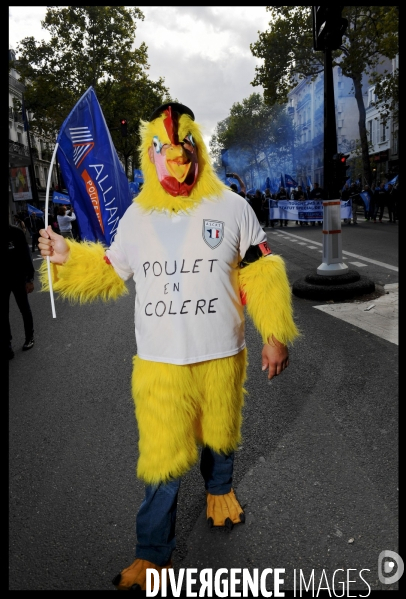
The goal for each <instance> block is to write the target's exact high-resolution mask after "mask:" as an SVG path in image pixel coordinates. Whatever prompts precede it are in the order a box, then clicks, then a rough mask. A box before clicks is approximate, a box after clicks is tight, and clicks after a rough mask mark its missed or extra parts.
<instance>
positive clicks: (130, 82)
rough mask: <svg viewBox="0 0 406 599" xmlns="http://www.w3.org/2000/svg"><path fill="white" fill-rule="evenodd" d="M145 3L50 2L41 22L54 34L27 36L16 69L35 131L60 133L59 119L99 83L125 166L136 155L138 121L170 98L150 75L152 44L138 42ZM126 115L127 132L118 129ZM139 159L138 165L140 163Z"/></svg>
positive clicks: (99, 94)
mask: <svg viewBox="0 0 406 599" xmlns="http://www.w3.org/2000/svg"><path fill="white" fill-rule="evenodd" d="M143 19H144V15H143V13H142V12H141V10H140V9H139V8H136V7H124V6H68V7H48V8H47V12H46V16H45V19H44V21H42V22H41V25H42V27H43V28H44V29H46V30H47V31H48V32H49V33H50V35H51V39H50V41H48V42H45V41H43V40H42V41H40V42H37V41H36V40H35V39H34V38H33V37H27V38H24V39H23V40H22V41H21V42H20V43H19V44H18V47H17V52H18V60H17V61H16V64H15V68H16V70H17V71H18V72H19V74H20V76H21V78H22V81H23V83H25V85H26V86H27V87H26V92H25V95H24V97H25V103H26V106H27V109H29V110H30V111H31V112H32V113H33V115H34V116H33V120H32V121H31V129H32V131H33V132H35V133H38V134H40V135H42V136H43V137H47V136H48V138H49V139H53V140H55V137H56V134H57V132H58V131H59V129H60V126H61V124H62V123H63V121H64V120H65V118H66V117H67V116H68V114H69V112H70V111H71V110H72V108H73V106H74V105H75V104H76V102H77V101H78V100H79V98H80V96H81V95H82V94H83V93H84V92H85V91H86V90H87V89H88V88H89V87H90V86H93V88H94V90H95V92H96V95H97V98H98V100H99V102H100V105H101V107H102V110H103V114H104V116H105V118H106V122H107V125H108V127H109V129H110V132H111V135H112V137H113V141H114V144H115V146H116V149H117V151H118V152H119V154H121V155H122V157H123V159H124V161H125V163H126V166H127V160H128V158H129V157H130V156H136V151H137V147H138V144H139V137H138V126H139V120H140V119H142V118H147V117H148V116H149V114H150V113H151V112H152V110H153V109H154V108H155V107H156V106H158V105H159V104H161V103H162V102H164V101H165V100H166V98H167V96H168V91H167V89H166V88H165V86H164V81H163V79H162V78H160V79H159V80H158V81H157V82H153V81H151V80H150V79H149V78H148V76H147V70H148V68H149V67H148V62H147V48H146V46H145V44H141V45H140V47H139V48H136V47H135V46H134V43H135V32H136V21H137V20H143ZM121 118H127V119H128V123H129V135H128V138H125V139H122V138H121V136H120V127H119V123H120V119H121ZM134 166H136V164H134Z"/></svg>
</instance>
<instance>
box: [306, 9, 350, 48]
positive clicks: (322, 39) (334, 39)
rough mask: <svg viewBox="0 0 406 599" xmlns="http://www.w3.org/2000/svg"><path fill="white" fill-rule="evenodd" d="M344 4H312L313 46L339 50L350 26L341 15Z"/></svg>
mask: <svg viewBox="0 0 406 599" xmlns="http://www.w3.org/2000/svg"><path fill="white" fill-rule="evenodd" d="M343 8H344V6H312V12H313V48H314V49H315V50H338V49H339V47H340V46H341V45H342V43H343V40H342V37H343V35H344V33H345V32H346V29H347V27H348V21H347V19H344V18H343V17H342V16H341V13H342V11H343Z"/></svg>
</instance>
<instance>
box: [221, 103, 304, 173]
mask: <svg viewBox="0 0 406 599" xmlns="http://www.w3.org/2000/svg"><path fill="white" fill-rule="evenodd" d="M294 139H295V130H294V127H293V124H292V119H291V118H290V117H289V116H288V115H287V113H286V111H285V109H284V107H283V106H280V105H274V106H268V105H266V104H265V102H264V99H263V97H262V96H261V94H258V93H253V94H251V95H250V96H249V97H248V98H245V99H244V100H243V101H242V102H236V103H235V104H233V106H232V107H231V109H230V115H229V116H228V117H227V118H226V119H224V120H223V121H221V122H220V123H218V124H217V128H216V132H215V134H214V135H213V137H212V139H211V141H210V149H211V153H212V155H213V156H214V158H215V160H216V162H217V166H218V167H219V166H220V160H221V150H224V149H228V157H229V163H230V170H231V171H235V172H238V173H239V174H240V176H243V178H244V177H245V179H246V180H248V179H249V180H250V181H251V183H252V184H253V181H254V180H256V181H257V182H259V181H261V178H265V177H266V176H271V175H272V174H273V175H274V176H276V174H279V173H280V170H281V168H282V165H283V166H284V167H285V166H286V164H287V163H289V164H291V161H292V160H293V156H292V149H293V145H294ZM258 184H259V183H258Z"/></svg>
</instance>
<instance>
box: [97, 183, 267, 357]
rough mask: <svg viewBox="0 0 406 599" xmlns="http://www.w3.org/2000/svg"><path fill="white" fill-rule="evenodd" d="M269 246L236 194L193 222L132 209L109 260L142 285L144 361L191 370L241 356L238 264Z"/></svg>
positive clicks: (138, 314)
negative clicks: (255, 247)
mask: <svg viewBox="0 0 406 599" xmlns="http://www.w3.org/2000/svg"><path fill="white" fill-rule="evenodd" d="M263 241H266V234H265V232H264V231H263V229H262V228H261V226H260V224H259V222H258V219H257V217H256V216H255V214H254V211H253V210H252V208H251V206H250V205H249V204H248V203H247V202H246V200H245V199H244V198H242V197H241V196H239V195H238V194H235V193H234V192H232V191H228V190H226V191H224V193H223V195H222V196H221V197H219V198H218V199H216V200H215V201H213V200H206V199H203V200H202V202H201V203H200V204H199V205H198V206H197V207H196V208H195V209H194V210H193V212H192V213H190V214H184V213H182V214H180V213H178V214H171V213H168V212H166V213H163V212H157V211H152V212H150V213H147V214H146V213H145V212H144V211H143V210H141V209H140V207H139V206H138V204H137V203H136V202H135V203H133V204H132V205H131V206H130V207H129V208H128V210H127V211H126V213H125V214H124V216H123V217H122V219H121V220H120V224H119V226H118V230H117V234H116V236H115V239H114V241H113V243H112V245H111V247H110V248H109V249H108V250H107V251H106V254H107V256H108V258H109V260H110V261H111V263H112V265H113V267H114V269H115V270H116V272H117V273H118V274H119V276H120V277H121V278H122V279H124V280H127V279H129V278H130V277H131V276H132V277H133V279H134V281H135V290H136V297H135V336H136V341H137V350H138V355H139V357H140V358H142V359H144V360H152V361H155V362H167V363H170V364H191V363H194V362H202V361H204V360H212V359H215V358H223V357H226V356H232V355H234V354H236V353H238V352H239V351H241V350H242V349H243V348H244V347H245V338H244V311H243V306H242V303H241V298H240V291H239V282H238V271H239V262H240V261H241V259H242V258H243V257H244V256H245V253H246V251H247V249H248V248H249V247H250V246H251V245H258V244H260V243H262V242H263Z"/></svg>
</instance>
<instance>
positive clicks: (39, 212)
mask: <svg viewBox="0 0 406 599" xmlns="http://www.w3.org/2000/svg"><path fill="white" fill-rule="evenodd" d="M27 211H28V214H29V216H31V214H37V215H38V216H44V213H43V212H42V210H40V209H39V208H35V206H31V204H27Z"/></svg>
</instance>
